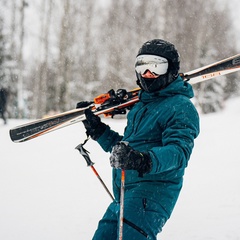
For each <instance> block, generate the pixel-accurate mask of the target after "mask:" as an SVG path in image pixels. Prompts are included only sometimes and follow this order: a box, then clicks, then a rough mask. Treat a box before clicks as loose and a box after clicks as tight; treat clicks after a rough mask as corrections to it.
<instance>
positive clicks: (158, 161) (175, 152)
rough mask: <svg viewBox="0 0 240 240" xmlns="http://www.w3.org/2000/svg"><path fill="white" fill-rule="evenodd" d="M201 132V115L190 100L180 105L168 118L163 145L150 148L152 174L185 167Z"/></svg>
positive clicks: (163, 135)
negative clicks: (195, 140)
mask: <svg viewBox="0 0 240 240" xmlns="http://www.w3.org/2000/svg"><path fill="white" fill-rule="evenodd" d="M198 134H199V116H198V113H197V111H196V109H195V107H194V106H193V105H192V103H191V102H189V103H188V104H186V105H184V106H183V105H182V106H178V108H177V109H175V110H174V111H173V113H172V116H171V117H170V118H169V119H168V120H167V123H166V126H165V128H164V131H163V134H162V145H163V146H160V147H153V148H152V149H150V150H149V153H150V156H151V159H152V164H153V165H152V170H151V172H150V174H155V173H162V172H166V171H171V170H174V169H179V168H185V167H186V166H187V164H188V160H189V158H190V155H191V153H192V149H193V146H194V139H195V138H196V137H197V136H198Z"/></svg>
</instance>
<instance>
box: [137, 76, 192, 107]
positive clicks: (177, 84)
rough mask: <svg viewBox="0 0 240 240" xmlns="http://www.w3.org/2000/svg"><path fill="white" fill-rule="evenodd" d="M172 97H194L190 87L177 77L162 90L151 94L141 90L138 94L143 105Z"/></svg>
mask: <svg viewBox="0 0 240 240" xmlns="http://www.w3.org/2000/svg"><path fill="white" fill-rule="evenodd" d="M174 95H184V96H186V97H188V98H192V97H193V96H194V93H193V89H192V86H191V85H190V84H189V83H188V82H186V81H183V79H182V78H181V77H180V76H178V77H177V78H176V80H175V81H173V82H172V83H171V84H169V85H168V86H167V87H166V88H164V89H162V90H159V91H156V92H152V93H149V92H146V91H144V90H141V91H140V92H139V99H140V101H142V102H144V103H148V102H152V101H154V100H156V99H159V98H166V97H171V96H174Z"/></svg>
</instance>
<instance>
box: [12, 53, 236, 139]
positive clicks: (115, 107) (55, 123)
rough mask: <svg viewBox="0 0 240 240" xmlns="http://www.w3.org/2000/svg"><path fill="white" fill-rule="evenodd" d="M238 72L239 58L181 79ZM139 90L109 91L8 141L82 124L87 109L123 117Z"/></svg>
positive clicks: (197, 79)
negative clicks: (83, 105) (85, 105)
mask: <svg viewBox="0 0 240 240" xmlns="http://www.w3.org/2000/svg"><path fill="white" fill-rule="evenodd" d="M239 70H240V54H238V55H235V56H232V57H229V58H226V59H223V60H221V61H218V62H216V63H213V64H210V65H207V66H205V67H202V68H198V69H196V70H193V71H190V72H187V73H185V74H181V77H182V78H183V80H184V81H189V83H190V84H196V83H200V82H203V81H206V80H209V79H212V78H215V77H218V76H222V75H225V74H229V73H233V72H236V71H239ZM139 90H140V89H139V88H137V89H134V90H131V91H129V92H128V91H126V90H124V89H119V90H117V91H116V92H115V91H114V90H110V91H109V92H108V93H105V94H101V95H99V96H98V97H96V98H95V99H94V100H93V101H92V102H90V103H89V106H87V107H84V108H80V109H73V110H70V111H67V112H63V113H60V114H57V115H53V116H50V117H47V118H43V119H39V120H36V121H32V122H29V123H27V124H24V125H21V126H17V127H15V128H13V129H10V137H11V140H12V141H13V142H16V143H19V142H24V141H28V140H30V139H33V138H36V137H39V136H42V135H43V134H46V133H49V132H52V131H54V130H57V129H60V128H63V127H66V126H69V125H71V124H74V123H77V122H80V121H83V120H85V114H84V111H85V110H86V109H87V108H90V109H91V110H92V111H93V113H94V114H95V115H100V114H104V115H105V116H112V117H113V116H114V115H116V114H125V113H126V110H127V109H129V108H131V107H132V106H133V105H134V104H135V103H137V102H138V101H139V99H138V92H139Z"/></svg>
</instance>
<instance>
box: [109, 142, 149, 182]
mask: <svg viewBox="0 0 240 240" xmlns="http://www.w3.org/2000/svg"><path fill="white" fill-rule="evenodd" d="M110 164H111V166H112V167H114V168H117V169H119V168H120V169H125V170H131V169H132V170H137V171H138V173H139V177H142V176H143V174H145V173H149V172H150V171H151V169H152V160H151V157H150V154H149V153H145V152H139V151H136V150H134V149H133V148H131V147H130V146H129V145H128V143H126V142H119V143H117V144H116V145H115V146H114V147H113V149H112V153H111V156H110Z"/></svg>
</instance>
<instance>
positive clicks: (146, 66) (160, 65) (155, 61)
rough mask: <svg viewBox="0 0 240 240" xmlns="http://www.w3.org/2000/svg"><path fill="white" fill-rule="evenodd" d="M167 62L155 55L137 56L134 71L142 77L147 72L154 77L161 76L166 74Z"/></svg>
mask: <svg viewBox="0 0 240 240" xmlns="http://www.w3.org/2000/svg"><path fill="white" fill-rule="evenodd" d="M167 69H168V60H167V59H166V58H164V57H160V56H156V55H139V56H138V57H137V58H136V61H135V70H136V72H137V73H139V74H141V75H143V74H144V73H145V72H146V71H147V70H149V71H150V72H151V73H153V74H155V75H163V74H165V73H166V72H167Z"/></svg>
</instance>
